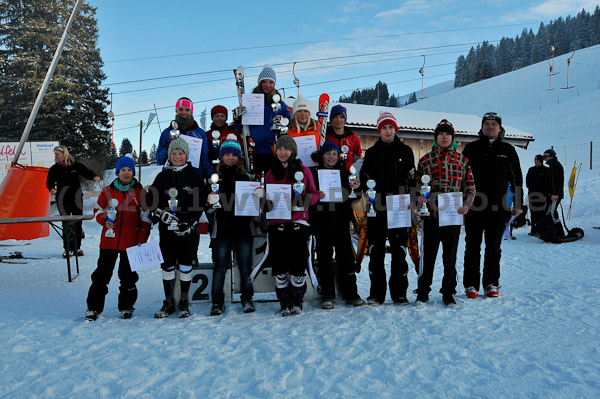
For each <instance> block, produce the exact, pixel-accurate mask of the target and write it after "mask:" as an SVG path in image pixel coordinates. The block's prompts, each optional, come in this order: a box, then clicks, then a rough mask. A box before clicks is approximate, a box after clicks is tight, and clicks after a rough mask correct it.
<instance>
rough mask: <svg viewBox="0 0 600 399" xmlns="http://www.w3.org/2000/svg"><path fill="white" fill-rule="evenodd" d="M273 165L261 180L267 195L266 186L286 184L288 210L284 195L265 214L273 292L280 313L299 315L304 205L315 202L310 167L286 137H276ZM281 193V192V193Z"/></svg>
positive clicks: (302, 285) (306, 233) (307, 229)
mask: <svg viewBox="0 0 600 399" xmlns="http://www.w3.org/2000/svg"><path fill="white" fill-rule="evenodd" d="M276 145H277V149H276V152H275V154H276V158H275V161H274V162H273V168H272V169H271V170H270V171H269V172H268V173H267V175H266V177H265V183H266V186H267V197H268V196H269V185H273V186H279V187H283V188H284V189H285V188H288V187H285V186H289V190H288V191H287V192H289V193H290V194H291V204H290V205H291V209H290V208H289V207H288V206H287V205H288V204H289V203H287V202H286V201H285V198H282V196H281V195H280V196H278V197H277V198H273V199H272V198H267V199H268V200H274V201H273V202H274V203H275V204H274V208H273V210H272V211H271V212H270V215H269V214H267V218H268V219H269V227H268V230H267V231H268V237H269V248H270V249H269V251H270V254H269V259H270V262H271V264H272V267H273V274H274V275H275V284H276V288H275V292H276V294H277V298H278V299H279V302H280V303H281V315H282V316H288V315H290V314H299V313H301V312H302V302H303V300H304V293H305V292H306V281H305V271H306V269H307V267H308V257H309V249H308V239H309V236H310V227H309V225H308V208H309V206H311V205H314V204H315V203H316V202H317V201H318V199H319V198H318V195H316V190H315V182H314V180H313V177H312V173H311V172H310V169H308V168H307V167H306V166H303V165H302V162H301V161H300V160H299V159H297V158H296V157H297V155H298V147H297V146H296V142H295V141H294V139H293V138H292V137H290V136H287V135H285V136H281V137H279V139H278V140H277V144H276ZM284 195H285V194H284Z"/></svg>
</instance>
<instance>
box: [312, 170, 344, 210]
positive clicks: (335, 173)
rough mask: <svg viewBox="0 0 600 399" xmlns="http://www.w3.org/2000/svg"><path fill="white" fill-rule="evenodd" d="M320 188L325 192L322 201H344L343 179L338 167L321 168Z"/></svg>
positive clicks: (319, 171)
mask: <svg viewBox="0 0 600 399" xmlns="http://www.w3.org/2000/svg"><path fill="white" fill-rule="evenodd" d="M317 173H318V178H319V190H320V191H323V192H324V193H325V198H323V199H321V200H320V201H321V202H342V201H343V197H342V179H341V177H340V171H339V170H337V169H319V170H318V171H317Z"/></svg>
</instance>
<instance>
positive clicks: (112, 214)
mask: <svg viewBox="0 0 600 399" xmlns="http://www.w3.org/2000/svg"><path fill="white" fill-rule="evenodd" d="M118 205H119V200H118V199H116V198H111V200H110V201H108V206H110V208H109V209H108V210H107V211H106V217H107V218H108V221H109V222H111V223H114V222H115V220H117V210H116V209H115V208H116V207H117V206H118ZM114 236H115V231H114V230H113V229H112V227H111V228H110V229H108V230H106V233H104V237H109V238H113V237H114Z"/></svg>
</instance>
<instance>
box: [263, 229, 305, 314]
mask: <svg viewBox="0 0 600 399" xmlns="http://www.w3.org/2000/svg"><path fill="white" fill-rule="evenodd" d="M309 236H310V227H309V226H306V225H304V224H300V223H294V222H287V223H281V224H276V225H270V226H269V228H268V237H269V251H270V253H269V258H270V264H271V266H272V269H273V275H274V276H276V278H275V282H276V288H275V293H276V294H277V298H278V299H279V301H280V302H281V306H282V307H283V308H286V307H289V306H302V301H303V299H304V293H305V292H306V280H305V273H306V269H307V268H308V257H309V256H310V252H309V250H308V238H309ZM290 280H291V281H290Z"/></svg>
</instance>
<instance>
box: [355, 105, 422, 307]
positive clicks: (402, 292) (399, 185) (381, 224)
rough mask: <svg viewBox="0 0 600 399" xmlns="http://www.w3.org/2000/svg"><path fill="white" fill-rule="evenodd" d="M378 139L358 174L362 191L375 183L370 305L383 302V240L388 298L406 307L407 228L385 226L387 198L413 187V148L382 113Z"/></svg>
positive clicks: (370, 222) (370, 224) (370, 234)
mask: <svg viewBox="0 0 600 399" xmlns="http://www.w3.org/2000/svg"><path fill="white" fill-rule="evenodd" d="M377 132H378V133H379V135H380V139H379V140H378V141H377V142H375V144H374V145H373V146H372V147H371V148H369V149H368V150H367V151H366V153H365V160H364V163H363V166H362V169H361V171H360V182H361V188H363V190H366V182H367V180H369V179H372V180H375V183H376V186H375V188H374V190H375V191H376V193H377V196H376V199H375V202H374V206H375V211H376V212H377V215H376V216H375V217H370V218H368V221H367V239H368V240H369V257H370V261H369V277H370V278H371V292H370V295H369V298H368V299H367V302H368V303H369V305H380V304H382V303H383V302H384V301H385V295H386V290H387V289H386V275H385V267H384V258H385V241H386V239H388V240H389V241H390V251H391V254H392V264H391V272H390V281H389V286H390V296H391V297H392V300H393V301H394V303H397V304H399V305H408V299H406V290H407V289H408V277H407V274H408V263H406V253H407V241H408V228H394V229H388V227H387V210H386V207H385V205H384V204H385V198H386V196H387V195H396V194H408V193H410V188H411V187H415V186H416V182H415V157H414V155H413V152H412V149H411V148H410V147H409V146H407V145H405V144H404V143H402V142H401V141H400V139H399V138H398V137H396V133H397V132H398V123H397V122H396V118H394V115H392V114H390V113H389V112H384V113H382V114H381V115H380V116H379V119H378V120H377Z"/></svg>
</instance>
